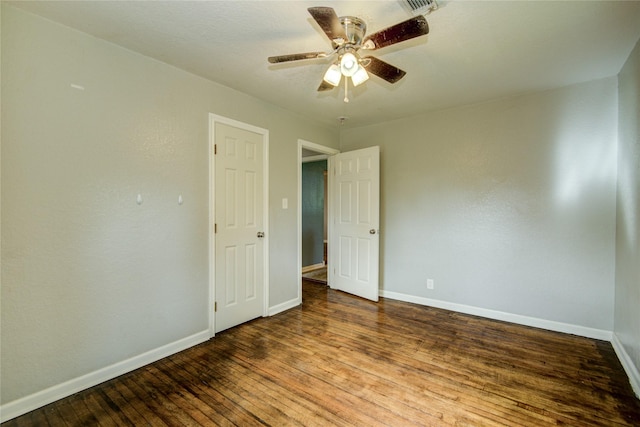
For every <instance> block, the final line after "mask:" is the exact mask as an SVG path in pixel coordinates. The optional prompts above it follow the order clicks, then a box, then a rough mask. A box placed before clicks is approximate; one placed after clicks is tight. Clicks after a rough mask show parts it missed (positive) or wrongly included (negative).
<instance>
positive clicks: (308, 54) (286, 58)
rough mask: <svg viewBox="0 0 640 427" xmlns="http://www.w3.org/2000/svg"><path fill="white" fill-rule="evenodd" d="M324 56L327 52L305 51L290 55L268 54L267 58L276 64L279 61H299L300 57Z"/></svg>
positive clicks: (313, 57) (314, 57)
mask: <svg viewBox="0 0 640 427" xmlns="http://www.w3.org/2000/svg"><path fill="white" fill-rule="evenodd" d="M326 56H327V54H326V53H325V52H306V53H293V54H291V55H279V56H270V57H269V58H268V60H269V62H270V63H272V64H278V63H280V62H289V61H299V60H301V59H316V58H324V57H326Z"/></svg>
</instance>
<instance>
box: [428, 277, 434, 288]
mask: <svg viewBox="0 0 640 427" xmlns="http://www.w3.org/2000/svg"><path fill="white" fill-rule="evenodd" d="M427 289H433V279H427Z"/></svg>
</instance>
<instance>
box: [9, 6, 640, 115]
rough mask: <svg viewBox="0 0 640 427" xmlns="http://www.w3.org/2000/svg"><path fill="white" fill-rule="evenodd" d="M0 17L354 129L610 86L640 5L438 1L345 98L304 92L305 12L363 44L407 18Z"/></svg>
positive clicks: (241, 12) (358, 11)
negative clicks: (393, 70)
mask: <svg viewBox="0 0 640 427" xmlns="http://www.w3.org/2000/svg"><path fill="white" fill-rule="evenodd" d="M11 4H12V5H14V6H16V7H19V8H22V9H25V10H28V11H31V12H33V13H36V14H38V15H41V16H44V17H46V18H48V19H51V20H53V21H57V22H60V23H62V24H64V25H67V26H70V27H73V28H76V29H78V30H80V31H83V32H86V33H89V34H92V35H94V36H96V37H99V38H101V39H105V40H108V41H110V42H113V43H115V44H118V45H121V46H123V47H125V48H127V49H130V50H133V51H136V52H139V53H141V54H143V55H146V56H149V57H152V58H156V59H158V60H160V61H163V62H166V63H169V64H172V65H174V66H176V67H179V68H182V69H184V70H187V71H190V72H192V73H194V74H197V75H199V76H202V77H205V78H207V79H210V80H213V81H216V82H218V83H221V84H223V85H225V86H229V87H232V88H234V89H237V90H239V91H242V92H245V93H247V94H250V95H253V96H255V97H258V98H261V99H263V100H265V101H267V102H270V103H272V104H275V105H278V106H281V107H284V108H286V109H289V110H293V111H296V112H298V113H300V114H302V115H304V116H310V117H315V118H317V119H320V120H322V121H325V122H327V123H331V124H335V125H336V126H337V125H338V120H337V118H338V117H340V116H346V117H348V118H349V119H348V121H347V122H346V123H345V126H357V125H363V124H369V123H374V122H380V121H385V120H388V119H395V118H400V117H403V116H409V115H414V114H418V113H422V112H426V111H430V110H435V109H443V108H449V107H453V106H457V105H464V104H471V103H477V102H482V101H487V100H491V99H496V98H500V97H504V96H509V95H513V94H520V93H526V92H530V91H539V90H545V89H551V88H555V87H560V86H565V85H569V84H573V83H579V82H584V81H588V80H593V79H597V78H602V77H608V76H612V75H615V74H617V73H618V72H619V71H620V68H621V67H622V65H623V64H624V62H625V60H626V59H627V57H628V55H629V53H630V52H631V50H632V48H633V46H634V45H635V43H636V42H637V40H638V39H639V38H640V1H602V2H597V1H462V0H451V1H446V2H445V1H441V2H440V8H439V9H438V10H436V11H435V12H433V13H431V14H429V15H427V21H428V23H429V27H430V34H429V35H428V36H426V37H421V38H418V39H414V40H410V41H407V42H404V43H400V44H397V45H394V46H391V47H387V48H384V49H380V50H378V51H375V52H373V54H374V55H375V56H377V57H379V58H380V59H382V60H384V61H386V62H389V63H391V64H393V65H396V66H397V67H399V68H401V69H403V70H405V71H407V76H406V77H405V78H404V79H403V80H401V81H400V82H399V83H396V84H395V85H392V84H389V83H387V82H385V81H383V80H381V79H379V78H377V77H372V78H371V79H369V81H367V82H366V83H365V84H363V85H362V86H360V87H358V88H356V89H355V90H351V91H350V92H351V96H350V98H351V102H349V103H348V104H345V103H344V102H343V100H342V99H343V97H344V89H343V87H340V88H339V89H338V88H337V89H334V90H332V91H330V92H324V93H319V92H317V91H316V89H317V87H318V85H319V83H320V81H321V79H322V75H323V74H324V71H325V70H326V68H327V67H328V65H329V59H321V60H311V61H298V62H295V63H287V64H278V65H272V64H269V63H268V62H267V57H268V56H272V55H282V54H288V53H300V52H308V51H319V50H326V51H330V50H331V46H330V43H329V40H328V39H327V38H326V36H325V35H324V33H322V31H321V30H320V28H319V27H318V25H317V24H316V23H315V21H313V19H312V18H311V16H310V15H309V13H308V12H307V8H308V7H311V6H330V7H333V8H334V9H335V10H336V12H337V14H338V15H339V16H344V15H352V16H358V17H360V18H363V19H364V20H365V21H366V22H367V26H368V33H373V32H375V31H377V30H380V29H382V28H385V27H388V26H390V25H392V24H395V23H397V22H400V21H403V20H405V19H408V18H410V17H411V16H412V15H411V14H410V13H409V11H408V9H406V8H405V7H404V6H403V4H402V2H401V0H387V1H301V0H297V1H238V0H235V1H168V2H165V1H162V2H161V1H72V2H61V1H46V2H32V1H28V2H11Z"/></svg>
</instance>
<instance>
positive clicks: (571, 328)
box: [380, 291, 612, 341]
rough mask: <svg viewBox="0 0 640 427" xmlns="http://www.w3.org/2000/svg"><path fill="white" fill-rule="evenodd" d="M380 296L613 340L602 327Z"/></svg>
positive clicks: (386, 294)
mask: <svg viewBox="0 0 640 427" xmlns="http://www.w3.org/2000/svg"><path fill="white" fill-rule="evenodd" d="M380 296H381V297H384V298H390V299H395V300H399V301H405V302H412V303H415V304H420V305H426V306H429V307H436V308H442V309H445V310H451V311H457V312H459V313H465V314H471V315H474V316H480V317H486V318H489V319H494V320H502V321H504V322H510V323H517V324H519V325H525V326H532V327H534V328H541V329H547V330H549V331H555V332H563V333H566V334H573V335H579V336H582V337H587V338H593V339H597V340H604V341H611V337H612V333H611V331H605V330H602V329H593V328H587V327H585V326H579V325H572V324H569V323H562V322H554V321H552V320H545V319H538V318H536V317H528V316H521V315H519V314H512V313H506V312H502V311H496V310H488V309H485V308H478V307H473V306H470V305H463V304H455V303H451V302H447V301H440V300H434V299H429V298H424V297H418V296H414V295H407V294H401V293H398V292H390V291H380Z"/></svg>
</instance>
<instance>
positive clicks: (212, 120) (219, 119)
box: [208, 113, 269, 337]
mask: <svg viewBox="0 0 640 427" xmlns="http://www.w3.org/2000/svg"><path fill="white" fill-rule="evenodd" d="M216 123H222V124H225V125H228V126H233V127H236V128H239V129H244V130H246V131H249V132H254V133H257V134H259V135H262V149H263V159H264V182H263V187H264V189H263V190H264V200H263V218H264V234H265V237H264V259H263V262H264V277H263V281H262V283H263V286H264V292H263V295H264V301H263V304H262V316H267V315H268V312H269V131H268V130H267V129H263V128H260V127H257V126H253V125H250V124H247V123H243V122H239V121H237V120H233V119H229V118H227V117H223V116H218V115H216V114H213V113H209V303H208V306H209V337H213V336H215V330H216V329H215V319H216V314H215V300H216V283H215V282H216V280H215V278H216V250H215V249H216V235H215V232H214V223H215V212H216V209H215V208H216V206H215V201H216V197H215V196H216V193H215V191H216V185H215V184H216V183H215V176H216V174H215V167H216V161H215V156H214V146H215V143H216V141H215V125H216Z"/></svg>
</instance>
